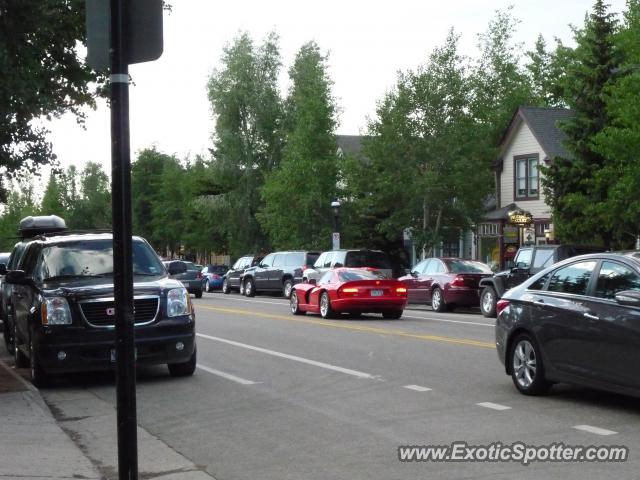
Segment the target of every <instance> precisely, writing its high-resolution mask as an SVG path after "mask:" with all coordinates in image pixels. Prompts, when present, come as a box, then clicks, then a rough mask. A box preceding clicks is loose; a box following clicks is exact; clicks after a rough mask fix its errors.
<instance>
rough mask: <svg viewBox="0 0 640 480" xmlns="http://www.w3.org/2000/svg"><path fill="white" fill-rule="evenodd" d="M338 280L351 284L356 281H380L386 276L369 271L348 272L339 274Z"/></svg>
mask: <svg viewBox="0 0 640 480" xmlns="http://www.w3.org/2000/svg"><path fill="white" fill-rule="evenodd" d="M338 278H340V280H342V281H343V282H351V281H356V280H380V279H382V278H384V275H381V274H379V273H377V272H371V271H367V270H347V271H344V272H339V273H338Z"/></svg>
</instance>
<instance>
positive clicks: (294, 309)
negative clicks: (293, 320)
mask: <svg viewBox="0 0 640 480" xmlns="http://www.w3.org/2000/svg"><path fill="white" fill-rule="evenodd" d="M289 305H290V307H291V313H294V314H295V313H298V294H297V293H296V292H292V293H291V300H290V303H289Z"/></svg>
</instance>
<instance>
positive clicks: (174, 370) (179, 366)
mask: <svg viewBox="0 0 640 480" xmlns="http://www.w3.org/2000/svg"><path fill="white" fill-rule="evenodd" d="M196 361H197V351H196V349H195V347H194V349H193V354H191V358H190V359H189V360H187V361H186V362H183V363H169V364H167V367H168V368H169V374H170V375H171V376H172V377H190V376H191V375H193V374H194V372H195V371H196Z"/></svg>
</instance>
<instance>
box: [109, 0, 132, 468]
mask: <svg viewBox="0 0 640 480" xmlns="http://www.w3.org/2000/svg"><path fill="white" fill-rule="evenodd" d="M126 6H127V2H126V0H111V194H112V195H111V196H112V208H113V283H114V297H115V304H116V390H117V392H116V395H117V407H118V412H117V422H118V478H119V479H120V480H137V478H138V439H137V431H136V429H137V419H136V364H135V341H134V315H133V272H132V265H131V256H132V255H131V173H130V172H131V158H130V146H129V66H128V63H127V50H126V48H127V45H126V18H127V16H126V14H127V12H126Z"/></svg>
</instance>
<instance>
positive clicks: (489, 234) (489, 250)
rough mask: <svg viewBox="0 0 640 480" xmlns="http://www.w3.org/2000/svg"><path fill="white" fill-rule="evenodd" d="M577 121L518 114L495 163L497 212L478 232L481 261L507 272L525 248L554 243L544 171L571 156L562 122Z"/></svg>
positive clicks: (530, 110) (557, 113)
mask: <svg viewBox="0 0 640 480" xmlns="http://www.w3.org/2000/svg"><path fill="white" fill-rule="evenodd" d="M572 116H573V112H572V111H571V110H568V109H564V108H539V107H520V108H519V109H518V111H517V112H516V113H515V114H514V116H513V118H512V119H511V122H510V124H509V127H508V128H507V130H506V132H505V133H504V135H503V137H502V140H501V142H500V145H499V158H498V159H497V160H496V161H495V162H494V173H495V184H496V189H495V204H494V208H493V209H492V210H490V211H488V212H487V213H486V214H485V216H484V219H483V221H482V222H481V223H479V224H478V226H477V228H476V232H475V235H476V242H475V246H476V252H475V257H476V258H477V259H478V260H480V261H482V262H485V263H487V264H489V265H491V266H494V267H496V268H499V269H503V268H505V266H506V265H507V264H508V262H509V261H510V260H512V259H513V257H514V256H515V253H516V252H517V250H518V248H519V247H520V246H521V245H531V244H542V243H549V242H552V241H553V239H554V237H553V224H552V222H551V210H550V207H549V205H548V204H547V202H546V199H545V196H544V192H543V191H542V183H541V176H542V172H541V171H540V168H539V167H540V166H541V165H547V164H548V163H549V162H551V161H552V160H553V159H554V158H555V157H559V156H562V157H566V156H567V155H568V152H567V151H566V149H565V147H564V145H563V140H564V138H565V135H564V133H563V132H562V131H561V130H560V128H559V127H558V123H559V122H562V121H563V120H567V119H569V118H571V117H572Z"/></svg>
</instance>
